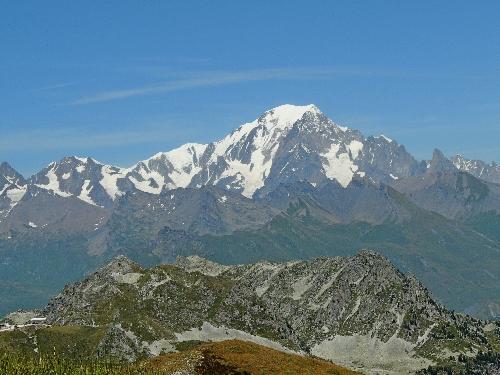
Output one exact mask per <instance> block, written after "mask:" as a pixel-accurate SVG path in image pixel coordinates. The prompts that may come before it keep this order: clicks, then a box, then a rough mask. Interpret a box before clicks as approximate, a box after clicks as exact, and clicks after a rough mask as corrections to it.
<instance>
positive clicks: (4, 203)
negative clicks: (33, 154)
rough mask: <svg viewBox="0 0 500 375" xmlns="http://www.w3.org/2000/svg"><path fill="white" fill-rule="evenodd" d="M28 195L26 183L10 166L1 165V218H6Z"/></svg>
mask: <svg viewBox="0 0 500 375" xmlns="http://www.w3.org/2000/svg"><path fill="white" fill-rule="evenodd" d="M25 193H26V181H25V180H24V177H23V176H21V175H20V174H19V173H18V172H17V171H16V170H14V169H13V168H12V167H11V166H10V165H9V164H7V163H5V162H4V163H2V164H0V217H2V216H5V215H6V214H8V213H9V212H10V210H11V209H12V208H13V207H14V206H15V205H16V204H17V202H19V201H20V200H21V199H22V198H23V196H24V194H25Z"/></svg>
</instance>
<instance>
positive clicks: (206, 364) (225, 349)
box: [143, 340, 359, 375]
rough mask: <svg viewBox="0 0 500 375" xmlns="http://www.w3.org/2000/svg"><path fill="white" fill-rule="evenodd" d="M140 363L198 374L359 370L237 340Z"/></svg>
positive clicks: (322, 374)
mask: <svg viewBox="0 0 500 375" xmlns="http://www.w3.org/2000/svg"><path fill="white" fill-rule="evenodd" d="M143 366H144V367H153V368H155V369H156V370H158V369H161V370H162V372H164V373H165V374H169V373H172V372H175V371H178V370H180V369H184V370H188V371H191V372H190V373H192V374H200V375H210V374H218V375H239V374H241V375H246V374H249V375H269V374H282V375H307V374H311V375H352V374H359V373H358V372H355V371H351V370H348V369H346V368H343V367H341V366H337V365H335V364H333V363H330V362H327V361H323V360H321V359H317V358H312V357H304V356H300V355H296V354H288V353H283V352H280V351H277V350H274V349H270V348H267V347H263V346H261V345H257V344H254V343H250V342H246V341H240V340H227V341H222V342H215V343H206V344H202V345H199V346H196V347H194V348H192V349H189V350H187V351H184V352H181V353H172V354H168V355H164V356H160V357H156V358H154V359H152V360H149V361H148V362H147V363H145V364H143Z"/></svg>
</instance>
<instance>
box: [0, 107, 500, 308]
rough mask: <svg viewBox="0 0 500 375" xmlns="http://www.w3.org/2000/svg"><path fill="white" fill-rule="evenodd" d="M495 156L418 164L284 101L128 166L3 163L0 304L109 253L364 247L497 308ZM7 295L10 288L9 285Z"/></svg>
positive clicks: (222, 257) (438, 287)
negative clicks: (204, 138)
mask: <svg viewBox="0 0 500 375" xmlns="http://www.w3.org/2000/svg"><path fill="white" fill-rule="evenodd" d="M499 183H500V167H498V166H497V165H496V164H494V163H493V164H486V163H484V162H481V161H474V160H467V159H465V158H464V157H462V156H456V157H454V158H452V159H451V160H449V159H447V158H446V157H445V156H444V155H443V154H442V153H441V152H440V151H438V150H436V151H435V152H434V155H433V157H432V160H429V161H418V160H416V159H415V158H414V157H413V156H412V155H410V154H409V153H408V152H407V151H406V149H405V148H404V146H402V145H399V144H398V143H397V142H396V141H394V140H392V139H389V138H388V137H386V136H382V135H381V136H378V137H373V136H369V137H365V136H364V135H363V134H361V133H360V132H359V131H357V130H353V129H349V128H346V127H342V126H340V125H337V124H335V123H334V122H333V121H331V120H330V119H328V118H327V117H326V116H325V115H324V114H323V113H322V112H321V111H320V110H319V109H318V108H317V107H315V106H314V105H309V106H292V105H283V106H280V107H277V108H274V109H272V110H269V111H267V112H265V113H264V114H262V115H261V116H260V117H259V118H258V119H257V120H255V121H252V122H249V123H246V124H244V125H242V126H240V127H239V128H237V129H236V130H235V131H233V132H232V133H231V134H229V135H227V136H226V137H224V138H223V139H222V140H220V141H217V142H213V143H210V144H206V145H202V144H186V145H184V146H181V147H179V148H177V149H175V150H172V151H169V152H162V153H158V154H156V155H154V156H153V157H151V158H150V159H148V160H144V161H141V162H138V163H137V164H136V165H134V166H132V167H130V168H119V167H115V166H110V165H106V164H102V163H99V162H97V161H96V160H94V159H92V158H79V157H67V158H64V159H63V160H61V161H59V162H54V163H51V164H50V165H48V166H47V167H46V168H44V169H43V170H41V171H40V172H38V173H36V174H35V175H34V176H32V177H30V178H27V179H26V178H24V177H23V176H21V175H20V174H19V173H17V172H16V171H15V170H14V169H13V168H12V167H10V166H9V165H8V164H7V163H3V164H1V166H0V281H1V282H2V284H3V285H6V286H8V288H6V289H3V290H2V291H0V298H1V299H2V300H3V301H4V302H3V303H2V305H1V306H0V313H5V312H7V311H9V310H12V309H14V308H18V307H33V306H36V305H41V304H43V303H44V302H46V301H47V299H48V297H49V296H50V295H52V294H53V293H55V292H56V291H57V290H58V289H59V288H60V287H62V286H63V285H64V284H65V283H67V282H69V281H74V280H76V279H78V278H80V277H81V276H82V275H83V274H85V273H87V272H89V271H90V270H93V269H95V268H96V267H97V266H98V265H99V264H102V263H103V262H105V261H107V260H109V259H111V258H112V257H114V256H116V255H117V254H124V255H127V256H128V257H130V258H132V259H134V260H136V261H139V262H140V263H142V264H145V265H152V264H156V263H158V262H162V261H173V260H175V258H176V257H177V256H178V255H201V256H204V257H207V258H209V259H213V260H217V261H219V262H222V263H242V262H254V261H258V260H262V259H268V260H280V261H285V260H291V259H307V258H311V257H313V256H319V255H352V254H354V253H356V252H357V250H359V248H363V247H369V248H373V249H376V250H377V251H379V252H381V253H383V254H384V255H385V256H387V257H388V258H389V259H391V260H392V261H393V262H394V263H395V264H396V265H397V266H398V268H400V269H401V270H402V271H405V272H412V273H414V274H415V275H416V276H417V277H418V278H419V279H420V280H421V281H422V282H423V284H424V285H426V286H427V287H428V288H429V289H430V290H431V292H432V293H433V294H434V295H435V296H436V297H437V298H438V299H439V300H440V301H441V302H443V303H445V304H446V305H447V306H449V307H451V308H454V309H458V310H462V311H467V312H470V313H473V314H476V315H478V316H487V317H498V316H499V315H500V229H499V228H500V227H499V225H500V185H499ZM7 290H8V292H7Z"/></svg>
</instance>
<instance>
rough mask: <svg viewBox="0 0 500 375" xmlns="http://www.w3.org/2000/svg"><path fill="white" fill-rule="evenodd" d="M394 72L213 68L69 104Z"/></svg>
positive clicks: (341, 69)
mask: <svg viewBox="0 0 500 375" xmlns="http://www.w3.org/2000/svg"><path fill="white" fill-rule="evenodd" d="M397 74H398V73H397V72H394V71H392V72H389V71H374V70H370V69H368V70H367V69H345V68H327V69H324V68H320V69H316V68H303V69H288V68H278V69H260V70H247V71H215V72H205V73H202V74H200V75H197V76H194V77H188V78H182V79H177V80H170V81H167V82H161V83H158V84H153V85H147V86H141V87H135V88H130V89H121V90H111V91H104V92H100V93H97V94H94V95H90V96H84V97H81V98H79V99H76V100H73V101H71V102H69V103H68V104H69V105H85V104H92V103H101V102H108V101H113V100H120V99H127V98H131V97H136V96H145V95H154V94H163V93H168V92H175V91H180V90H188V89H193V88H200V87H214V86H223V85H230V84H237V83H245V82H255V81H271V80H304V79H319V78H328V77H335V76H366V75H370V76H373V75H377V76H382V75H383V76H389V75H397Z"/></svg>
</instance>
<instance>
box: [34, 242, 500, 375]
mask: <svg viewBox="0 0 500 375" xmlns="http://www.w3.org/2000/svg"><path fill="white" fill-rule="evenodd" d="M43 314H45V315H46V316H47V318H48V321H49V323H51V324H55V325H64V326H68V325H83V326H90V327H94V329H99V330H101V331H102V332H103V334H102V338H101V339H100V340H99V342H97V343H96V345H95V347H94V348H93V352H94V354H98V355H113V356H118V357H122V358H126V359H129V360H133V359H135V358H137V357H138V356H140V355H141V354H147V355H157V354H159V353H160V352H162V351H164V352H165V351H166V352H169V351H174V350H175V348H176V345H179V343H182V342H187V341H193V340H194V341H210V340H211V341H220V340H227V339H242V340H246V341H253V342H255V343H258V344H261V345H264V346H268V347H271V348H275V349H278V350H282V351H294V352H299V353H304V354H312V355H315V356H317V357H320V358H324V359H328V360H332V361H334V362H336V363H340V364H343V365H345V366H348V367H350V368H353V369H361V370H363V371H364V372H367V373H390V374H402V373H412V372H414V371H416V370H418V369H422V368H426V367H427V366H429V365H432V364H439V363H443V362H446V361H454V359H452V358H458V357H459V356H460V354H465V355H467V356H475V355H476V354H477V353H478V352H479V351H483V352H484V351H491V350H494V346H493V345H494V344H492V343H493V342H494V340H495V338H496V339H498V334H499V329H498V326H493V328H491V327H492V326H489V327H490V329H489V330H488V329H485V323H482V322H481V321H477V320H474V319H472V318H469V317H466V316H463V315H459V314H455V313H453V312H450V311H448V310H446V309H445V308H443V307H442V306H440V305H439V304H437V303H436V302H434V300H433V299H432V298H431V296H430V295H429V292H428V291H427V290H426V289H425V288H424V287H423V286H422V285H421V284H420V283H419V282H418V281H417V280H416V279H414V278H412V277H409V276H405V275H403V274H402V273H400V272H399V271H398V270H397V269H396V268H394V267H393V266H392V265H391V264H390V263H389V262H388V261H387V260H386V259H385V258H383V257H381V256H380V255H378V254H376V253H374V252H370V251H363V252H361V253H359V255H357V256H355V257H351V258H339V257H337V258H317V259H314V260H311V261H302V262H287V263H269V262H262V263H257V264H252V265H242V266H223V265H219V264H216V263H213V262H210V261H207V260H205V259H202V258H198V257H188V258H181V259H179V261H178V263H177V264H176V265H162V266H157V267H154V268H151V269H144V268H142V267H140V266H139V265H137V264H136V263H134V262H131V261H130V260H128V259H127V258H124V257H120V258H118V259H116V260H115V261H113V262H112V263H110V264H108V265H107V266H105V267H104V268H102V269H100V270H99V271H98V272H96V273H94V274H93V275H91V276H89V277H88V278H87V279H85V280H83V281H81V282H78V283H75V284H72V285H69V286H67V287H66V288H65V289H64V290H63V291H62V293H61V294H60V295H58V296H57V297H55V298H54V299H53V300H51V302H50V303H49V304H48V306H47V307H46V308H45V310H44V312H43Z"/></svg>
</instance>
